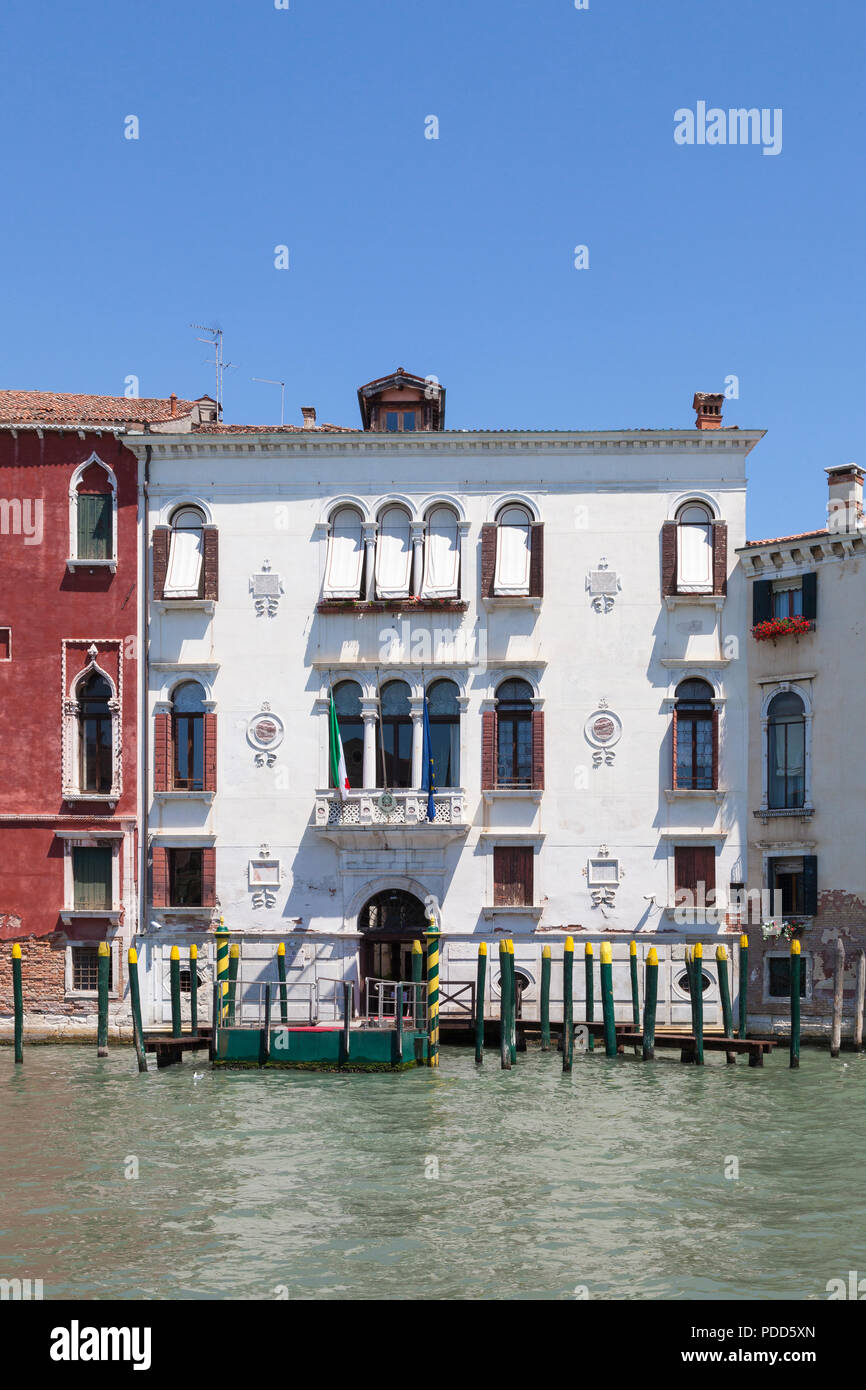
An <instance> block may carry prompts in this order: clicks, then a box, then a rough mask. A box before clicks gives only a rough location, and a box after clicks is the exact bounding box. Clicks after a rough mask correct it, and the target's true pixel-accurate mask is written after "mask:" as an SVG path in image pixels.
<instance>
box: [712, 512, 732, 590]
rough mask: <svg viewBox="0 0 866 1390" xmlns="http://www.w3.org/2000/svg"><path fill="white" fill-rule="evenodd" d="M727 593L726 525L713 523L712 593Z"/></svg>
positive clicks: (717, 522) (725, 523)
mask: <svg viewBox="0 0 866 1390" xmlns="http://www.w3.org/2000/svg"><path fill="white" fill-rule="evenodd" d="M727 592H728V524H727V522H726V521H714V522H713V593H714V594H726V593H727Z"/></svg>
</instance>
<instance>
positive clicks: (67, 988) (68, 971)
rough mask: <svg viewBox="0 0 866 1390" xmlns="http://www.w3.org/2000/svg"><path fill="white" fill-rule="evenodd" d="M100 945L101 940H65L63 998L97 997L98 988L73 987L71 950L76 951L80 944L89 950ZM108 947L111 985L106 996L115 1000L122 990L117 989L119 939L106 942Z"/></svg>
mask: <svg viewBox="0 0 866 1390" xmlns="http://www.w3.org/2000/svg"><path fill="white" fill-rule="evenodd" d="M100 945H101V942H99V941H71V942H67V944H66V952H65V959H64V963H63V965H64V970H63V977H64V978H63V983H64V990H63V993H64V998H66V999H96V998H98V994H99V992H98V990H95V989H75V988H74V987H73V981H74V979H75V973H74V970H73V961H72V952H73V951H77V950H78V949H79V947H82V946H85V947H89V949H90V950H94V949H96V950H98V949H99V946H100ZM108 948H109V950H110V952H111V981H112V983H111V987H110V988H109V991H108V997H109V999H115V1000H116V999H121V998H122V997H123V996H122V992H121V990H119V989H118V981H119V980H120V941H119V940H118V939H117V938H115V940H113V941H109V942H108Z"/></svg>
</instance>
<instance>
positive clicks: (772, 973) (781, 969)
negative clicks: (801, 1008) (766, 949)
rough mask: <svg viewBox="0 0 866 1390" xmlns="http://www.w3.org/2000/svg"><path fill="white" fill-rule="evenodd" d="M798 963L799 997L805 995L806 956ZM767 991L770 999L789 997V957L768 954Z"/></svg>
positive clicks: (802, 997) (803, 997)
mask: <svg viewBox="0 0 866 1390" xmlns="http://www.w3.org/2000/svg"><path fill="white" fill-rule="evenodd" d="M800 959H801V964H800V998H801V999H805V997H806V958H805V956H802V957H801V958H800ZM767 993H768V994H769V996H770V998H771V999H789V998H790V995H791V957H790V956H770V957H769V958H768V960H767Z"/></svg>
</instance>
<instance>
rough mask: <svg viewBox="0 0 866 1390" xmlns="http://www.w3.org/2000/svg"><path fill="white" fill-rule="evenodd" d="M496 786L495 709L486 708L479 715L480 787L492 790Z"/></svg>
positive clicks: (484, 789) (483, 789)
mask: <svg viewBox="0 0 866 1390" xmlns="http://www.w3.org/2000/svg"><path fill="white" fill-rule="evenodd" d="M495 786H496V711H495V710H492V709H486V710H484V711H483V712H482V715H481V788H482V791H492V790H493V788H494V787H495Z"/></svg>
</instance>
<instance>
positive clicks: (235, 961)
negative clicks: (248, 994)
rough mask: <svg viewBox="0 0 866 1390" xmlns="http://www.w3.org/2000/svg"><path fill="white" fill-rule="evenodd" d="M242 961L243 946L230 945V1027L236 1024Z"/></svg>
mask: <svg viewBox="0 0 866 1390" xmlns="http://www.w3.org/2000/svg"><path fill="white" fill-rule="evenodd" d="M240 963H241V948H240V946H238V945H234V946H230V947H229V977H228V995H227V1002H228V1020H227V1022H228V1025H229V1027H230V1028H234V1026H235V1000H236V999H237V993H238V967H239V965H240Z"/></svg>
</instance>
